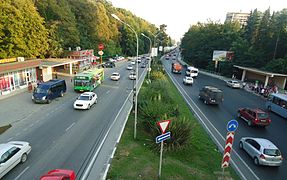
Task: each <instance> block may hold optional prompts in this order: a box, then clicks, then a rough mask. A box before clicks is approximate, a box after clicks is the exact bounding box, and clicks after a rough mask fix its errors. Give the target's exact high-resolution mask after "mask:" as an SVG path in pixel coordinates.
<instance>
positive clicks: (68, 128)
mask: <svg viewBox="0 0 287 180" xmlns="http://www.w3.org/2000/svg"><path fill="white" fill-rule="evenodd" d="M75 124H76V123H74V122H73V123H72V124H71V125H70V126H69V127H67V129H66V130H65V131H66V132H67V131H69V130H70V129H71V128H72V127H73V126H74V125H75Z"/></svg>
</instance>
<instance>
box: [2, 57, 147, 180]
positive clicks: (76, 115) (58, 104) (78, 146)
mask: <svg viewBox="0 0 287 180" xmlns="http://www.w3.org/2000/svg"><path fill="white" fill-rule="evenodd" d="M127 64H128V62H119V63H117V64H116V65H117V66H116V68H106V69H105V80H104V82H103V84H102V85H100V86H99V87H97V88H96V89H95V91H94V92H96V93H97V95H98V103H97V104H95V105H94V106H92V107H91V109H90V110H83V111H82V110H74V108H73V102H74V101H75V99H76V98H77V96H78V95H79V93H76V92H74V91H73V89H72V87H73V86H72V83H71V82H70V81H69V78H68V79H67V81H66V83H67V84H68V92H67V93H66V94H65V95H64V97H62V98H57V99H56V100H54V101H52V103H51V104H34V103H33V102H32V101H31V94H30V93H22V94H18V95H15V96H12V97H9V98H7V99H4V100H2V102H1V103H0V106H1V108H5V112H4V111H3V112H2V113H3V114H4V113H5V116H6V117H7V118H13V119H12V120H11V121H13V123H12V128H10V129H9V130H8V131H6V132H5V133H4V134H2V135H1V137H0V142H1V143H2V142H7V141H11V140H22V141H28V142H29V143H30V144H31V146H32V151H31V153H30V154H29V155H28V160H27V161H26V162H25V163H24V164H19V165H18V166H16V167H15V168H14V169H13V170H11V171H10V172H9V173H8V174H7V175H6V176H5V177H4V179H7V180H17V179H19V180H32V179H33V180H34V179H39V178H40V176H41V175H43V174H44V173H46V172H48V171H49V170H52V169H56V168H64V169H72V170H74V171H75V172H76V174H77V177H81V176H82V175H83V173H85V170H86V168H87V166H88V165H89V164H90V163H89V162H90V160H91V157H92V156H93V154H94V153H95V152H96V151H97V150H98V149H99V147H100V146H102V143H103V141H102V140H103V138H104V137H105V136H106V133H107V131H108V130H109V129H110V127H111V125H112V124H113V123H114V120H115V119H116V118H117V116H118V112H119V111H120V110H121V108H122V106H123V104H124V102H127V103H129V104H130V105H132V101H131V100H127V98H128V97H129V96H130V94H131V91H132V87H133V81H132V80H130V79H129V78H128V75H129V71H128V70H126V66H127ZM144 70H145V69H143V68H139V74H142V73H143V71H144ZM115 71H117V72H120V74H121V79H120V80H119V81H112V80H110V75H111V74H112V72H115ZM15 107H17V109H15ZM1 118H3V116H1ZM110 133H111V134H113V132H110ZM116 135H117V136H119V134H116ZM107 140H108V139H107ZM104 143H109V142H104ZM98 158H99V157H98ZM107 158H108V157H107ZM105 166H106V164H102V167H98V169H104V168H105ZM95 179H96V178H95Z"/></svg>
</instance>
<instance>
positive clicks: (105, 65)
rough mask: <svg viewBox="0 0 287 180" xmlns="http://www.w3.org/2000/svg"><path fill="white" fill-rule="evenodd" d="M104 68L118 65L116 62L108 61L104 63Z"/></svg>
mask: <svg viewBox="0 0 287 180" xmlns="http://www.w3.org/2000/svg"><path fill="white" fill-rule="evenodd" d="M102 66H103V68H113V67H116V65H115V63H114V62H106V63H105V64H103V65H102Z"/></svg>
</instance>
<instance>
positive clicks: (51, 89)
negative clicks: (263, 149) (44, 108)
mask: <svg viewBox="0 0 287 180" xmlns="http://www.w3.org/2000/svg"><path fill="white" fill-rule="evenodd" d="M66 91H67V87H66V82H65V80H61V79H53V80H50V81H47V82H44V83H40V84H38V86H37V87H36V88H35V89H34V92H33V95H32V101H33V102H35V103H48V104H49V103H51V101H52V100H53V99H55V98H57V97H63V96H64V93H66Z"/></svg>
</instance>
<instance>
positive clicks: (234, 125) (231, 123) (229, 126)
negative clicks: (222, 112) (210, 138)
mask: <svg viewBox="0 0 287 180" xmlns="http://www.w3.org/2000/svg"><path fill="white" fill-rule="evenodd" d="M237 127H238V122H237V121H236V120H235V119H232V120H230V121H229V122H228V123H227V131H229V132H234V131H235V130H236V129H237Z"/></svg>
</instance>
